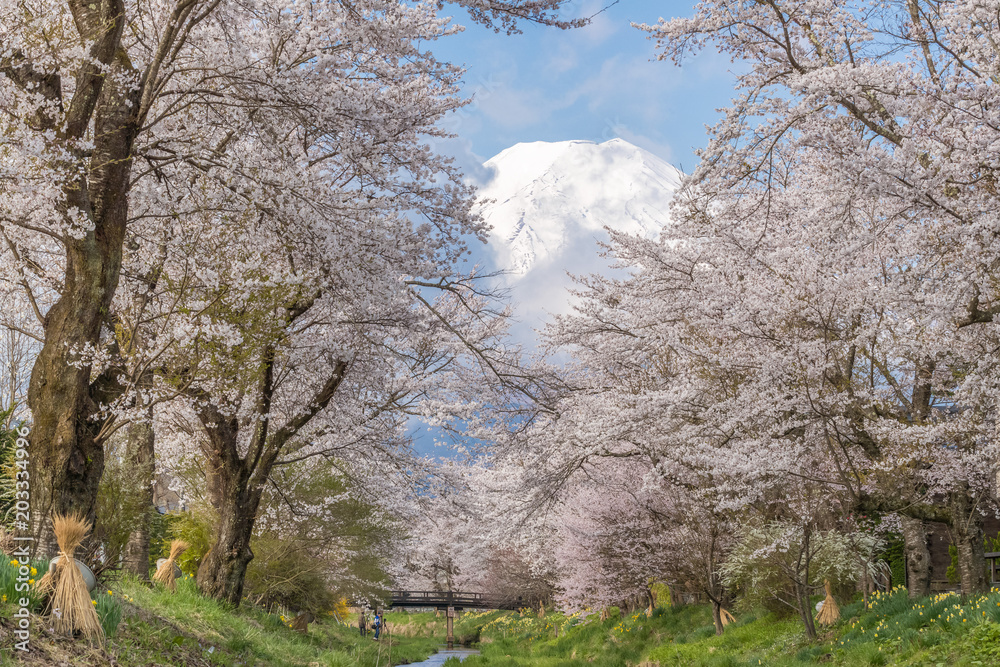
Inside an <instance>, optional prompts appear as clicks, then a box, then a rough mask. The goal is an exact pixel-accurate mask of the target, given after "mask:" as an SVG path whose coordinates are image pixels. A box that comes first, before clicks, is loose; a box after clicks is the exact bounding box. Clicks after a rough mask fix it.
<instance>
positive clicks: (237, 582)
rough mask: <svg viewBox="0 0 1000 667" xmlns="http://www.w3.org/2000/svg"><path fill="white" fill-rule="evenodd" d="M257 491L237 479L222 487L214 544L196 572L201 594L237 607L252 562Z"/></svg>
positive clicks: (241, 478) (258, 495) (245, 481)
mask: <svg viewBox="0 0 1000 667" xmlns="http://www.w3.org/2000/svg"><path fill="white" fill-rule="evenodd" d="M259 505H260V491H259V490H255V489H254V488H252V487H251V486H250V485H249V484H248V483H247V480H246V479H245V478H244V476H243V475H241V476H240V477H239V478H237V479H235V480H229V483H227V484H226V489H225V494H224V497H223V499H222V507H220V508H219V524H218V531H217V535H216V538H215V543H214V544H213V545H212V548H211V550H210V551H209V552H208V554H207V555H206V556H205V559H204V560H203V561H202V563H201V567H199V568H198V577H197V582H198V587H199V588H200V589H201V591H202V593H204V594H205V595H208V596H210V597H213V598H215V599H217V600H221V601H223V602H227V603H229V604H231V605H233V606H234V607H238V606H239V604H240V602H241V600H242V599H243V580H244V577H245V576H246V572H247V565H249V564H250V561H252V560H253V551H252V550H251V549H250V539H251V537H252V536H253V528H254V523H255V522H256V519H257V508H258V506H259Z"/></svg>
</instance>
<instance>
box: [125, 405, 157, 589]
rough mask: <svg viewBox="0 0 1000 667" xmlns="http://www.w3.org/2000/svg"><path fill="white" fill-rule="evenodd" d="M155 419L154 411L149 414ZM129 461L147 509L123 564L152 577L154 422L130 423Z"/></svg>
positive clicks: (138, 491)
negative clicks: (150, 541)
mask: <svg viewBox="0 0 1000 667" xmlns="http://www.w3.org/2000/svg"><path fill="white" fill-rule="evenodd" d="M147 416H148V417H149V418H150V419H152V410H150V411H149V412H148V413H147ZM127 438H128V445H127V446H128V449H127V451H126V453H125V460H126V461H128V462H129V464H131V465H133V466H135V467H136V470H137V472H138V479H137V484H138V488H137V489H136V492H137V493H138V494H139V495H140V496H141V497H142V500H143V506H144V507H145V511H143V513H142V515H141V516H139V517H138V524H137V526H136V528H135V529H134V530H133V531H132V533H131V534H130V535H129V539H128V544H127V545H126V546H125V558H124V562H123V563H122V565H123V568H124V570H125V571H126V572H131V573H132V574H135V575H137V576H139V577H140V578H141V579H144V580H146V581H148V580H149V513H150V512H151V511H153V472H154V470H153V457H154V444H155V442H154V435H153V425H152V423H151V422H145V423H140V422H136V423H133V424H130V425H129V427H128V433H127Z"/></svg>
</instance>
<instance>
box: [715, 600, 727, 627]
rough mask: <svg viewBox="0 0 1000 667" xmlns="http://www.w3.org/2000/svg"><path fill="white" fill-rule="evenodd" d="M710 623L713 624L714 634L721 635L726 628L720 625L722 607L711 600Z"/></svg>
mask: <svg viewBox="0 0 1000 667" xmlns="http://www.w3.org/2000/svg"><path fill="white" fill-rule="evenodd" d="M712 622H714V623H715V634H716V635H721V634H722V633H723V632H724V631H725V629H726V628H725V626H724V625H722V605H721V604H719V603H718V602H716V601H715V600H712Z"/></svg>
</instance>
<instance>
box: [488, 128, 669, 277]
mask: <svg viewBox="0 0 1000 667" xmlns="http://www.w3.org/2000/svg"><path fill="white" fill-rule="evenodd" d="M485 166H486V167H487V168H488V169H489V170H491V171H492V172H493V174H494V176H493V178H492V180H491V181H490V182H489V183H488V184H487V185H486V186H485V187H483V188H481V189H480V192H479V195H480V202H482V203H481V205H480V212H481V213H482V215H483V217H484V218H485V219H486V220H487V221H488V222H489V223H490V224H492V225H493V234H494V236H495V237H496V243H495V244H493V245H494V252H496V254H497V255H498V256H497V264H498V265H499V266H500V267H501V268H505V269H507V270H508V271H510V272H511V273H512V274H514V275H515V276H526V275H527V274H528V273H530V272H532V271H535V272H536V273H537V272H538V271H537V269H539V268H542V267H546V266H551V267H552V268H558V269H559V271H560V273H561V272H564V271H570V272H573V273H582V272H586V270H587V269H588V268H589V267H581V266H575V265H574V264H578V263H579V261H575V260H573V258H572V257H571V255H578V254H579V252H574V249H577V250H579V248H581V242H582V243H584V244H585V247H588V248H592V255H593V257H597V254H598V249H597V244H596V240H597V239H600V238H606V234H605V233H604V231H603V230H604V227H605V226H607V227H610V228H612V229H615V230H620V231H626V232H631V233H634V234H642V235H643V236H646V237H649V238H653V237H656V236H657V235H658V234H659V233H660V231H661V229H662V228H663V227H664V226H665V225H667V224H669V215H668V211H669V205H670V200H671V199H672V198H673V195H674V192H675V191H676V190H677V188H678V187H679V186H680V181H681V179H682V178H683V174H682V173H681V172H680V171H679V170H677V169H676V168H675V167H673V166H672V165H670V164H669V163H667V162H665V161H664V160H662V159H660V158H658V157H656V156H655V155H653V154H652V153H650V152H648V151H646V150H643V149H642V148H639V147H638V146H634V145H632V144H630V143H628V142H627V141H624V140H622V139H612V140H610V141H606V142H604V143H601V144H597V143H594V142H591V141H563V142H558V143H548V142H541V141H539V142H534V143H524V144H517V145H515V146H512V147H511V148H508V149H507V150H505V151H503V152H501V153H500V154H499V155H497V156H496V157H494V158H492V159H490V160H489V161H487V162H486V165H485ZM488 200H495V201H493V202H490V201H488ZM585 263H586V262H585ZM557 265H560V266H557Z"/></svg>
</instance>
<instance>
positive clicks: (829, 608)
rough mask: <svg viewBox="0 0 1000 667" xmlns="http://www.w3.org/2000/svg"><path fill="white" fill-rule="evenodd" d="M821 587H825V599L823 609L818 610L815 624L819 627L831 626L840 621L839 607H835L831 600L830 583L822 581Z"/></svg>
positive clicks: (835, 602) (834, 602)
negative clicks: (819, 625)
mask: <svg viewBox="0 0 1000 667" xmlns="http://www.w3.org/2000/svg"><path fill="white" fill-rule="evenodd" d="M823 585H824V586H825V587H826V599H825V600H823V608H822V609H820V610H819V614H818V615H817V616H816V622H817V623H819V624H821V625H833V624H834V623H836V622H837V621H838V620H840V607H838V606H837V601H836V600H834V599H833V591H832V590H831V587H830V581H829V580H827V581H824V582H823Z"/></svg>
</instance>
